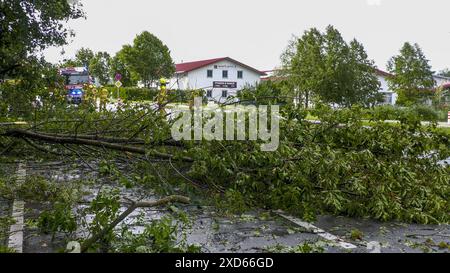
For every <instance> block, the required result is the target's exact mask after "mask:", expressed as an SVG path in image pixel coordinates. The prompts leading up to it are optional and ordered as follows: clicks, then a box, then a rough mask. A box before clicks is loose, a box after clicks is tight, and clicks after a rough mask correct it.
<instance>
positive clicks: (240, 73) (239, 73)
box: [237, 71, 244, 79]
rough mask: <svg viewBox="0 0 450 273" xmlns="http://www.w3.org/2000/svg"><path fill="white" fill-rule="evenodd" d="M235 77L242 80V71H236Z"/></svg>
mask: <svg viewBox="0 0 450 273" xmlns="http://www.w3.org/2000/svg"><path fill="white" fill-rule="evenodd" d="M237 77H238V79H242V78H244V71H238V75H237Z"/></svg>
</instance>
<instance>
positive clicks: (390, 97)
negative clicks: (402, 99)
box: [377, 75, 398, 105]
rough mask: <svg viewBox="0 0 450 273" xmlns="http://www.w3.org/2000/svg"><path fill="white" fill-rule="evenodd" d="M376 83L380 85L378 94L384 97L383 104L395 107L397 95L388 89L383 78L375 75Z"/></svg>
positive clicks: (386, 82)
mask: <svg viewBox="0 0 450 273" xmlns="http://www.w3.org/2000/svg"><path fill="white" fill-rule="evenodd" d="M377 78H378V81H379V82H380V83H381V86H380V92H381V93H383V94H384V95H385V100H386V101H385V104H391V105H395V104H396V103H397V98H398V95H397V93H395V92H392V91H391V90H390V89H389V85H388V81H387V79H386V77H385V76H381V75H377Z"/></svg>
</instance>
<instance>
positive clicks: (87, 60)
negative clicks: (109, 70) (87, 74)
mask: <svg viewBox="0 0 450 273" xmlns="http://www.w3.org/2000/svg"><path fill="white" fill-rule="evenodd" d="M94 57H95V54H94V51H92V50H91V49H89V48H84V47H82V48H81V49H79V50H78V51H77V53H76V54H75V63H76V64H77V66H85V67H89V66H90V64H91V61H92V59H94Z"/></svg>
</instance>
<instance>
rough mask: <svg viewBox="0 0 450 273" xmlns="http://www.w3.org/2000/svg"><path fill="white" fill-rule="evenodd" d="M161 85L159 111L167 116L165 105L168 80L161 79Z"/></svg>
mask: <svg viewBox="0 0 450 273" xmlns="http://www.w3.org/2000/svg"><path fill="white" fill-rule="evenodd" d="M159 84H160V90H159V95H158V108H159V111H160V112H161V114H163V115H165V114H166V110H165V109H164V106H165V105H164V104H165V103H166V101H167V80H166V79H164V78H161V79H160V80H159Z"/></svg>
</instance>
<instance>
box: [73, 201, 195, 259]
mask: <svg viewBox="0 0 450 273" xmlns="http://www.w3.org/2000/svg"><path fill="white" fill-rule="evenodd" d="M169 203H182V204H189V203H190V199H189V198H187V197H184V196H179V195H173V196H169V197H166V198H163V199H161V200H158V201H153V202H151V201H140V202H135V201H132V202H131V205H130V206H129V207H128V209H127V210H126V211H124V212H123V213H122V214H120V215H119V217H117V219H116V220H114V221H113V222H112V223H111V224H109V225H108V226H107V227H106V228H104V229H103V230H101V231H100V232H98V233H96V234H93V235H92V236H91V237H90V238H89V239H87V240H86V241H84V243H83V244H82V245H81V249H80V251H81V253H84V252H86V251H87V250H88V249H89V248H90V247H91V246H92V245H93V244H94V243H95V242H97V241H98V240H100V239H102V238H103V237H104V236H105V235H106V234H108V232H110V231H111V230H113V229H114V228H115V227H116V226H117V225H118V224H120V223H121V222H122V221H123V220H125V218H127V217H128V216H129V215H130V214H131V213H133V211H135V210H136V209H137V208H152V207H159V206H163V205H166V204H169Z"/></svg>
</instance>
